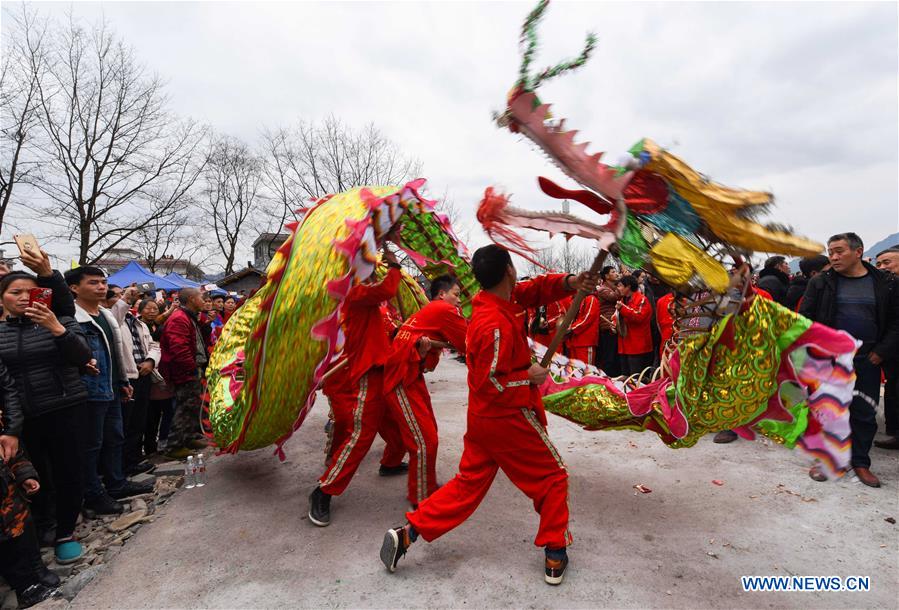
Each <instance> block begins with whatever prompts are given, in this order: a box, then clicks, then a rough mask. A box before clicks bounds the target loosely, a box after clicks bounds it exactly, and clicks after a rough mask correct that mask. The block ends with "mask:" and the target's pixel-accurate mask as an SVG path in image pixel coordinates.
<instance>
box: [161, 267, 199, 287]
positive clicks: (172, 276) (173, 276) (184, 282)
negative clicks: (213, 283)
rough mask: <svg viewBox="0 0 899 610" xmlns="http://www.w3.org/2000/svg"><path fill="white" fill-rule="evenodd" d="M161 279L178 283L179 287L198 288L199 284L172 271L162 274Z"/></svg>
mask: <svg viewBox="0 0 899 610" xmlns="http://www.w3.org/2000/svg"><path fill="white" fill-rule="evenodd" d="M163 279H166V280H168V281H170V282H172V283H173V284H178V285H179V286H180V287H181V288H199V287H200V284H199V283H197V282H194V281H191V280H189V279H187V278H186V277H182V276H180V275H178V274H177V273H175V272H174V271H172V272H171V273H169V274H168V275H166V276H164V277H163Z"/></svg>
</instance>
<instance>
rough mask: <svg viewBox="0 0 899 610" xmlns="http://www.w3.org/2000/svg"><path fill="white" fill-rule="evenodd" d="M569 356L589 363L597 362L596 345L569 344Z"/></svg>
mask: <svg viewBox="0 0 899 610" xmlns="http://www.w3.org/2000/svg"><path fill="white" fill-rule="evenodd" d="M568 357H569V358H573V359H575V360H580V361H581V362H585V363H587V364H596V362H594V359H595V358H596V346H595V345H589V346H588V345H584V346H571V345H569V346H568Z"/></svg>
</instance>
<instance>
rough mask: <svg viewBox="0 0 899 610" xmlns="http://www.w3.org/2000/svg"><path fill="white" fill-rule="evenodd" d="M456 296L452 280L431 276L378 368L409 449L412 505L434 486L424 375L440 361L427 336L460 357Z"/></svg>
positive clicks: (433, 429) (433, 431)
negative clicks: (425, 294) (421, 301)
mask: <svg viewBox="0 0 899 610" xmlns="http://www.w3.org/2000/svg"><path fill="white" fill-rule="evenodd" d="M459 295H460V286H459V282H458V280H457V279H456V278H454V277H452V276H449V275H443V276H440V277H438V278H435V279H434V281H433V282H431V302H430V303H428V304H427V305H425V306H424V307H423V308H421V310H419V311H418V312H417V313H415V314H413V315H411V316H410V317H409V318H408V319H407V320H406V321H405V322H403V324H402V326H400V328H399V329H398V330H397V333H396V337H395V338H394V339H393V344H392V349H393V351H392V353H391V354H390V357H389V358H388V359H387V363H386V365H385V367H384V398H385V400H386V401H387V404H388V405H389V407H390V410H391V414H392V419H393V420H394V421H397V422H399V431H400V434H401V435H402V439H403V443H404V444H405V448H406V449H407V450H408V451H409V495H408V498H409V503H410V504H411V505H412V506H413V507H416V506H418V505H419V503H420V502H421V501H422V500H424V499H425V498H426V497H428V496H429V495H430V494H432V493H434V490H436V489H437V445H438V439H437V419H436V418H435V417H434V409H433V408H432V407H431V395H430V393H429V392H428V386H427V384H426V383H425V378H424V373H425V372H428V371H433V370H434V369H435V368H437V363H438V362H439V361H440V352H441V348H431V347H430V341H431V340H434V341H441V342H445V343H449V344H450V345H451V346H452V347H453V348H454V349H455V350H456V351H457V352H459V354H461V355H463V356H464V355H465V332H466V330H467V329H468V324H467V323H466V322H465V318H463V317H462V314H461V313H460V312H459V304H460V300H459ZM423 339H425V340H424V341H423ZM422 353H423V354H424V356H422Z"/></svg>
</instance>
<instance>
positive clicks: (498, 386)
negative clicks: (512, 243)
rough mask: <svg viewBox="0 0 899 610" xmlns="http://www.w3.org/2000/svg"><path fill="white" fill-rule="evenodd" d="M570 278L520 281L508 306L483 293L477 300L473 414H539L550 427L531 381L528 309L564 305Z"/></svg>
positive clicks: (471, 330)
mask: <svg viewBox="0 0 899 610" xmlns="http://www.w3.org/2000/svg"><path fill="white" fill-rule="evenodd" d="M566 277H567V276H566V275H564V274H554V275H542V276H540V277H537V278H534V279H533V280H529V281H526V282H520V283H518V284H517V285H516V286H515V289H514V290H513V292H512V300H511V301H506V300H505V299H501V298H499V297H497V296H495V295H493V294H491V293H489V292H485V291H481V292H479V293H478V294H477V295H475V297H474V300H473V301H472V314H471V323H470V324H469V325H468V334H467V336H466V346H467V350H468V356H467V361H468V413H469V414H470V415H477V416H480V417H506V416H509V415H513V414H516V413H518V412H519V411H520V410H521V409H522V408H528V409H532V410H534V411H536V412H537V413H538V416H539V418H540V420H541V421H543V422H544V423H545V421H546V416H545V415H544V413H543V402H542V401H541V400H540V391H539V390H538V389H537V386H532V385H530V383H529V382H528V369H529V368H530V367H531V350H530V348H529V347H528V342H527V335H526V333H525V322H526V320H527V313H526V311H525V309H524V308H525V307H534V306H537V305H540V304H543V303H552V302H554V301H558V300H559V299H561V298H562V297H564V296H565V295H567V294H571V291H570V290H567V289H566V287H565V278H566Z"/></svg>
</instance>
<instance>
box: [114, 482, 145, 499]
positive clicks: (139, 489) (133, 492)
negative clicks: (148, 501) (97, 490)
mask: <svg viewBox="0 0 899 610" xmlns="http://www.w3.org/2000/svg"><path fill="white" fill-rule="evenodd" d="M149 493H153V483H135V482H134V481H125V484H124V485H122V486H121V487H120V488H119V489H116V490H114V491H110V492H109V495H110V496H112V497H113V498H115V499H116V500H124V499H125V498H130V497H132V496H142V495H144V494H149Z"/></svg>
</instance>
